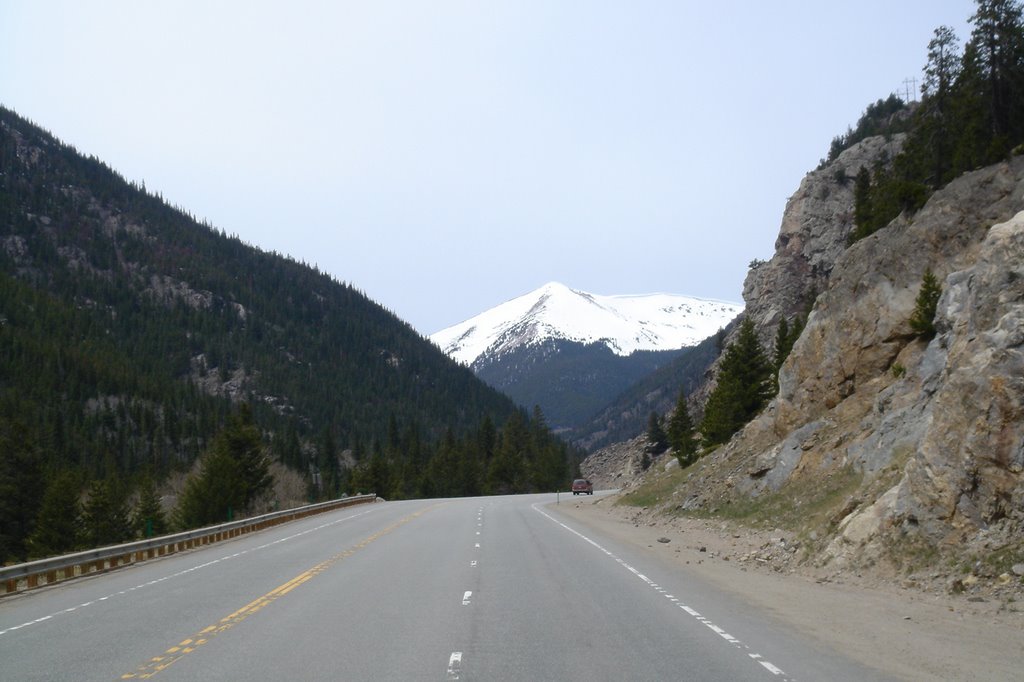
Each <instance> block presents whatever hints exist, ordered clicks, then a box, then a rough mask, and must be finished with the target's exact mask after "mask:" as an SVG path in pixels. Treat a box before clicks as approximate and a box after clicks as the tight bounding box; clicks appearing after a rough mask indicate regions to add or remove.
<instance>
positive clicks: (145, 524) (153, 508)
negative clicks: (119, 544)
mask: <svg viewBox="0 0 1024 682" xmlns="http://www.w3.org/2000/svg"><path fill="white" fill-rule="evenodd" d="M132 527H133V528H134V529H135V533H136V534H137V535H138V536H140V537H143V538H151V537H155V536H158V535H163V534H165V533H166V532H167V530H168V528H167V517H166V515H165V514H164V510H163V506H162V505H161V504H160V496H159V495H158V494H157V492H156V486H155V485H153V479H152V478H150V477H149V476H146V477H144V478H143V479H142V483H140V484H139V500H138V502H137V503H136V505H135V513H134V514H133V515H132Z"/></svg>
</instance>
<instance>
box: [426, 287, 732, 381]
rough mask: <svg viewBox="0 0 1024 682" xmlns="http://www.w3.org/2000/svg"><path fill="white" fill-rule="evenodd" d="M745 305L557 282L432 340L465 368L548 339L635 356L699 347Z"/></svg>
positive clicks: (504, 304)
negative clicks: (593, 290) (609, 292)
mask: <svg viewBox="0 0 1024 682" xmlns="http://www.w3.org/2000/svg"><path fill="white" fill-rule="evenodd" d="M742 310H743V306H742V305H740V304H737V303H728V302H725V301H714V300H709V299H701V298H694V297H692V296H681V295H677V294H642V295H635V296H599V295H597V294H588V293H586V292H585V291H577V290H575V289H570V288H569V287H567V286H565V285H564V284H559V283H558V282H551V283H549V284H545V285H544V286H542V287H541V288H539V289H537V290H536V291H532V292H530V293H528V294H525V295H523V296H519V297H518V298H514V299H512V300H511V301H506V302H505V303H502V304H501V305H499V306H497V307H495V308H491V309H490V310H488V311H486V312H483V313H480V314H479V315H477V316H476V317H473V318H470V319H468V320H466V321H465V322H460V323H459V324H456V325H454V326H451V327H448V328H447V329H442V330H441V331H439V332H437V333H435V334H432V335H431V336H430V340H431V341H433V342H434V343H435V344H437V345H438V347H440V348H441V350H443V351H444V352H445V353H447V354H448V355H449V356H450V357H452V358H454V359H455V360H457V361H458V362H461V363H462V364H464V365H472V364H473V362H474V361H475V360H477V359H478V358H479V357H480V356H482V355H488V356H491V357H496V356H499V355H501V354H502V353H504V352H507V351H510V350H512V349H515V348H518V347H520V346H523V345H534V344H538V343H541V342H543V341H546V340H548V339H565V340H569V341H578V342H580V343H584V344H586V343H592V342H594V341H600V342H602V343H604V344H605V345H607V346H608V348H610V349H611V350H612V352H614V353H615V354H617V355H629V354H630V353H632V352H633V351H636V350H670V349H676V348H682V347H684V346H693V345H696V344H697V343H699V342H700V341H702V340H704V339H706V338H707V337H709V336H711V335H712V334H714V333H715V332H717V331H718V330H719V329H720V328H722V327H724V326H725V325H727V324H728V323H729V322H730V321H732V319H733V318H734V317H736V315H737V314H739V313H740V311H742Z"/></svg>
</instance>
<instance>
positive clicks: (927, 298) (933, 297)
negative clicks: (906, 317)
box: [910, 268, 942, 339]
mask: <svg viewBox="0 0 1024 682" xmlns="http://www.w3.org/2000/svg"><path fill="white" fill-rule="evenodd" d="M941 295H942V286H941V285H940V284H939V280H938V278H937V277H935V274H934V273H932V271H931V268H929V269H927V270H925V271H924V277H923V278H922V279H921V289H920V290H919V291H918V292H917V300H916V301H915V303H914V312H913V313H912V314H911V315H910V328H911V329H913V330H914V332H916V333H917V334H918V335H920V336H922V337H924V338H926V339H930V338H932V337H933V336H935V311H936V308H937V307H938V304H939V297H940V296H941Z"/></svg>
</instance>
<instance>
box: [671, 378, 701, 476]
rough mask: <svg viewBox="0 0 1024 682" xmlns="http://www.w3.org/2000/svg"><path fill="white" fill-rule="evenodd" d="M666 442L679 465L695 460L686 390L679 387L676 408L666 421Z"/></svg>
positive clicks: (686, 464) (687, 464) (691, 462)
mask: <svg viewBox="0 0 1024 682" xmlns="http://www.w3.org/2000/svg"><path fill="white" fill-rule="evenodd" d="M668 444H669V446H670V447H671V448H672V451H673V452H674V453H675V456H676V459H678V460H679V465H680V466H682V467H688V466H690V465H691V464H693V463H694V462H695V461H697V441H696V440H695V439H694V433H693V420H692V419H691V418H690V410H689V408H688V407H687V405H686V391H685V390H682V389H680V391H679V399H678V400H676V409H675V411H674V412H673V413H672V417H671V418H670V419H669V421H668Z"/></svg>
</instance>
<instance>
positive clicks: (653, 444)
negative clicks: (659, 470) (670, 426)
mask: <svg viewBox="0 0 1024 682" xmlns="http://www.w3.org/2000/svg"><path fill="white" fill-rule="evenodd" d="M645 450H646V452H647V453H649V454H652V455H655V456H657V455H660V454H661V453H663V452H665V450H668V436H667V435H666V434H665V428H664V426H662V419H661V415H659V414H658V413H657V412H651V416H650V417H648V418H647V447H646V448H645Z"/></svg>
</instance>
